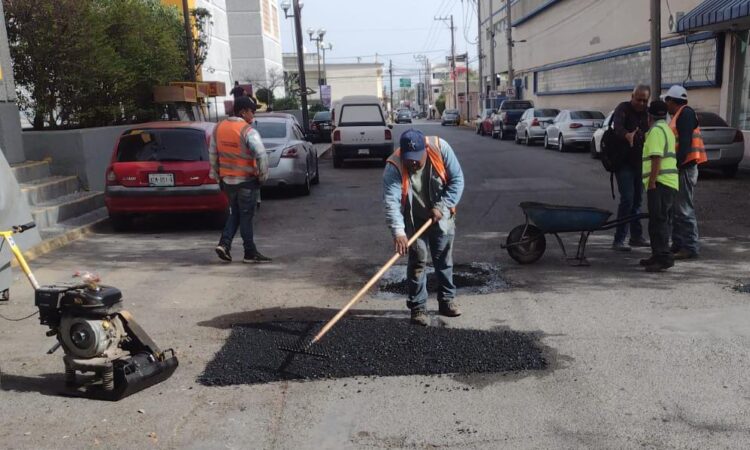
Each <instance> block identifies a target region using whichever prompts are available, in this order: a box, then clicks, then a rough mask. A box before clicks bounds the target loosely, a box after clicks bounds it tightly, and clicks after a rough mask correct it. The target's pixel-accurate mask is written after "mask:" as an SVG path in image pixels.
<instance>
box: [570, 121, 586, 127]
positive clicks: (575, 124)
mask: <svg viewBox="0 0 750 450" xmlns="http://www.w3.org/2000/svg"><path fill="white" fill-rule="evenodd" d="M581 127H583V124H582V123H575V122H574V123H571V124H570V128H581Z"/></svg>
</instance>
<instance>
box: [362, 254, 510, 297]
mask: <svg viewBox="0 0 750 450" xmlns="http://www.w3.org/2000/svg"><path fill="white" fill-rule="evenodd" d="M453 283H454V284H455V285H456V287H457V288H458V289H459V291H460V292H463V293H470V294H471V293H473V294H490V293H493V292H499V291H505V290H507V289H509V288H510V283H508V281H507V280H505V279H504V278H503V275H502V273H501V271H500V269H498V268H497V267H496V266H493V265H491V264H486V263H471V264H457V265H455V266H453ZM437 288H438V279H437V276H436V275H435V269H434V268H432V267H429V266H428V267H427V292H429V293H434V292H437ZM407 293H408V289H407V282H406V264H400V265H395V266H393V267H391V268H390V269H389V270H388V271H387V272H386V273H385V275H383V278H381V279H380V283H379V284H378V292H377V294H376V296H377V297H380V298H387V299H393V298H402V297H403V296H404V295H407Z"/></svg>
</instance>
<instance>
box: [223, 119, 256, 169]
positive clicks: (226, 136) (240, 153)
mask: <svg viewBox="0 0 750 450" xmlns="http://www.w3.org/2000/svg"><path fill="white" fill-rule="evenodd" d="M250 129H251V128H250V125H248V124H247V123H245V122H240V121H235V120H225V121H223V122H221V123H220V124H219V125H218V126H217V127H216V131H215V133H216V135H215V139H216V153H217V154H218V156H219V177H221V178H224V177H244V178H250V177H257V176H258V167H257V162H256V161H255V158H254V157H253V156H252V155H251V153H250V149H249V148H248V147H247V141H246V140H245V136H246V135H247V133H248V132H249V131H250Z"/></svg>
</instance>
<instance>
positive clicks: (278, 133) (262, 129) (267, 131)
mask: <svg viewBox="0 0 750 450" xmlns="http://www.w3.org/2000/svg"><path fill="white" fill-rule="evenodd" d="M253 128H255V129H256V130H258V133H260V137H261V138H263V139H283V138H285V137H286V122H283V121H269V120H256V121H255V123H253Z"/></svg>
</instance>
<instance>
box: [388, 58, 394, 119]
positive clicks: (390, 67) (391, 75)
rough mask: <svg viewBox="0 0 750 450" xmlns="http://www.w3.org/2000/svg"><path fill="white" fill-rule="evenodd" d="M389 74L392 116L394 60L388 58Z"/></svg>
mask: <svg viewBox="0 0 750 450" xmlns="http://www.w3.org/2000/svg"><path fill="white" fill-rule="evenodd" d="M388 74H389V75H390V77H391V116H393V60H392V59H389V60H388Z"/></svg>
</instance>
